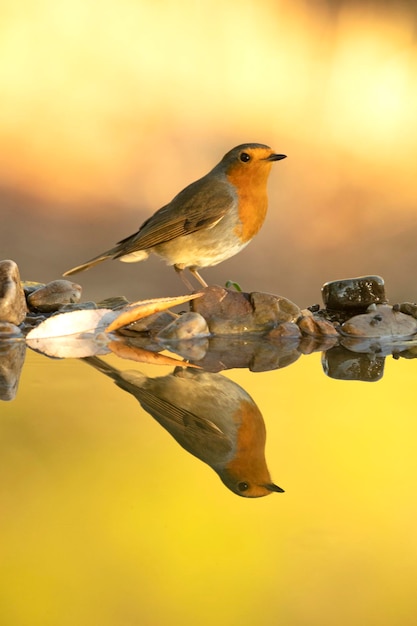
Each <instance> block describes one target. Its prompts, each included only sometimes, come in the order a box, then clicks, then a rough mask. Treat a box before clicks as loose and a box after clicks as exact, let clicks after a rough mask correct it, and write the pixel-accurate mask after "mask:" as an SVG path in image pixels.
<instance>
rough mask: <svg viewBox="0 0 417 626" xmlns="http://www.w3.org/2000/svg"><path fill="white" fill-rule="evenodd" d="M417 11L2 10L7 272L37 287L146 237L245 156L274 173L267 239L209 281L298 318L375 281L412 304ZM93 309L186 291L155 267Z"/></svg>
mask: <svg viewBox="0 0 417 626" xmlns="http://www.w3.org/2000/svg"><path fill="white" fill-rule="evenodd" d="M416 15H417V11H416V10H415V9H413V7H412V5H410V4H409V3H406V2H404V3H402V2H343V1H339V2H325V1H324V0H323V1H321V2H320V1H317V2H316V1H313V2H302V1H300V0H296V1H294V2H289V1H279V0H278V1H277V0H274V1H267V0H261V1H258V2H254V1H253V0H241V1H240V2H239V5H238V6H236V4H235V3H233V4H231V3H223V2H218V1H213V2H196V1H195V2H192V1H191V0H185V1H184V2H181V3H178V2H171V1H169V0H164V1H160V2H155V1H145V0H141V1H137V2H132V1H127V0H121V2H118V3H114V2H110V1H107V2H106V1H103V2H100V3H99V4H97V3H95V2H85V1H84V0H71V2H70V1H69V0H68V1H66V0H60V1H58V2H56V1H53V0H43V1H37V2H30V1H25V2H19V1H17V2H4V3H3V11H2V20H1V24H0V59H1V61H0V100H1V114H0V144H1V146H2V150H1V154H0V185H1V207H2V208H1V211H2V214H3V220H2V222H3V223H2V229H1V231H0V250H1V257H2V258H12V259H14V260H15V261H16V262H17V263H18V264H19V266H20V268H21V273H22V275H23V276H24V277H25V278H26V279H29V278H30V279H32V280H38V281H41V282H44V281H47V280H51V279H54V278H58V277H59V276H60V275H61V273H62V272H63V271H64V270H66V269H68V268H69V267H72V266H74V265H77V264H78V263H80V262H82V261H84V260H86V259H87V258H90V257H91V256H93V255H95V254H96V253H98V252H101V251H102V250H104V249H107V248H109V247H111V246H112V245H113V244H114V243H115V242H116V241H117V240H119V239H121V238H123V237H125V236H126V235H129V234H130V233H132V232H134V231H135V230H137V228H138V227H139V225H140V224H141V223H142V221H143V220H144V219H146V218H147V217H148V216H149V215H150V214H151V213H153V212H154V211H155V210H156V209H158V208H159V207H160V206H162V205H163V204H165V203H166V202H168V201H169V200H170V199H171V198H172V197H173V196H174V195H175V194H176V193H177V192H178V191H179V190H180V189H182V188H183V187H184V186H185V185H187V184H188V183H190V182H192V181H193V180H195V179H197V178H199V177H200V176H201V175H203V174H205V173H206V172H207V171H208V170H209V169H211V167H213V166H214V165H215V163H217V162H218V161H219V160H220V158H221V157H222V156H223V154H224V153H225V152H226V151H227V150H229V149H230V148H231V147H233V146H234V145H237V144H239V143H244V142H248V141H256V142H261V143H267V144H269V145H271V146H272V147H273V148H274V149H275V150H276V151H278V152H283V153H285V154H287V155H288V159H286V160H285V161H283V162H281V163H278V164H276V165H275V166H274V168H273V171H272V174H271V177H270V183H269V190H270V193H269V195H270V208H269V213H268V217H267V222H266V224H265V226H264V229H263V230H262V231H261V233H260V234H259V235H258V237H257V238H256V239H255V240H254V241H253V242H252V244H251V245H250V246H249V247H248V248H247V249H246V250H245V251H244V252H243V253H241V254H240V255H239V256H238V257H237V258H234V259H232V260H230V261H228V262H227V263H225V264H222V265H221V266H219V267H216V268H214V269H211V270H207V271H206V272H204V273H203V274H204V275H205V276H206V279H207V280H208V281H209V282H211V283H220V284H224V283H225V281H226V280H227V279H233V280H236V281H238V282H239V283H240V284H241V285H242V286H243V288H244V289H247V290H248V291H250V290H253V289H257V290H265V291H270V292H274V293H280V294H281V295H285V296H287V297H289V298H290V299H293V300H295V301H296V302H297V304H300V305H301V306H307V305H310V304H313V303H314V302H317V301H319V300H320V287H321V285H322V283H323V282H325V281H327V280H332V279H338V278H342V277H350V276H356V275H363V274H379V275H382V276H383V277H384V278H385V280H386V282H387V288H388V292H389V296H390V298H392V299H393V300H392V301H393V302H394V301H397V300H400V299H413V298H415V289H414V284H413V281H412V280H410V278H411V275H412V272H413V269H414V267H415V265H416V252H415V249H416V247H415V245H414V242H415V236H416V221H415V217H414V214H415V206H416V199H417V192H416V182H415V181H416V175H417V165H416V158H415V153H416V147H417V123H416V108H417V79H416V76H417V46H416V36H415V33H416ZM77 280H78V281H80V282H81V283H82V285H83V287H84V288H85V292H84V293H85V297H86V298H87V299H89V298H97V297H98V298H99V297H104V296H108V295H115V294H114V292H115V289H116V288H115V284H116V285H117V286H118V287H117V293H123V294H124V295H126V296H127V297H129V299H133V298H135V299H137V298H139V297H140V298H142V297H148V296H151V295H168V292H170V294H171V293H172V294H174V293H178V292H180V291H181V290H182V285H181V283H180V282H178V280H177V279H176V278H175V276H174V274H173V273H172V270H169V269H167V268H165V266H164V264H163V263H161V261H159V260H157V259H152V260H149V261H147V262H146V263H142V264H141V265H133V266H132V267H126V265H121V264H119V263H112V262H108V263H106V264H105V265H104V266H101V267H99V268H95V269H94V270H92V271H90V272H88V273H87V274H85V275H81V276H80V277H77Z"/></svg>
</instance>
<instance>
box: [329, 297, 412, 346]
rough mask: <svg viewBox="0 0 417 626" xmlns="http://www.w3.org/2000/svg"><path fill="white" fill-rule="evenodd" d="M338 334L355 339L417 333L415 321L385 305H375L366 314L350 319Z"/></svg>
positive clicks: (403, 335) (393, 336)
mask: <svg viewBox="0 0 417 626" xmlns="http://www.w3.org/2000/svg"><path fill="white" fill-rule="evenodd" d="M340 332H341V333H342V334H343V335H350V336H355V337H390V338H404V337H411V336H413V335H415V334H416V333H417V320H416V319H415V318H414V317H412V316H411V315H405V314H404V313H401V311H398V310H396V309H394V308H393V307H391V306H389V305H387V304H377V305H373V306H372V307H369V310H368V312H367V313H363V314H362V315H355V316H354V317H351V318H350V320H348V321H347V322H345V323H344V324H342V325H341V327H340Z"/></svg>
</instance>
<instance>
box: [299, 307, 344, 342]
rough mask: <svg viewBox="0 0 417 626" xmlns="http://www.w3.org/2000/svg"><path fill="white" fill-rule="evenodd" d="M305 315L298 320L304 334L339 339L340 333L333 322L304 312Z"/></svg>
mask: <svg viewBox="0 0 417 626" xmlns="http://www.w3.org/2000/svg"><path fill="white" fill-rule="evenodd" d="M303 313H304V315H303V316H302V317H301V318H300V319H299V320H298V322H297V323H298V326H299V328H300V330H301V332H302V333H305V334H306V335H312V336H313V337H337V336H338V334H339V333H338V332H337V330H336V328H335V327H334V326H333V324H332V323H331V322H329V321H328V320H326V319H324V318H323V317H321V316H320V315H316V314H315V313H311V312H310V311H308V310H305V311H303Z"/></svg>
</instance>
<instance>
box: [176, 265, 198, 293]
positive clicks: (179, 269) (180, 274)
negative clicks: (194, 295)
mask: <svg viewBox="0 0 417 626" xmlns="http://www.w3.org/2000/svg"><path fill="white" fill-rule="evenodd" d="M174 269H175V271H176V272H177V274H179V276H180V278H181V280H182V282H183V283H184V285H185V286H186V287H187V289H189V290H190V291H195V290H194V287H193V286H192V284H191V283H190V281H189V280H188V278H187V277H186V275H185V274H184V270H183V269H181V267H178V266H177V265H174Z"/></svg>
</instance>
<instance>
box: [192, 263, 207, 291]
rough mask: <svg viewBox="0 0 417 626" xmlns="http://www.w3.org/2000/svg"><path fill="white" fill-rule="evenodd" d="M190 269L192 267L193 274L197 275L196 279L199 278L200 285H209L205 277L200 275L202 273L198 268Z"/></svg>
mask: <svg viewBox="0 0 417 626" xmlns="http://www.w3.org/2000/svg"><path fill="white" fill-rule="evenodd" d="M189 269H190V272H191V274H192V275H193V276H195V277H196V279H197V280H198V282H199V283H200V285H203V287H208V284H207V283H206V281H205V280H204V278H202V277H201V276H200V274H199V273H198V272H197V270H193V269H191V267H190V268H189Z"/></svg>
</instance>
